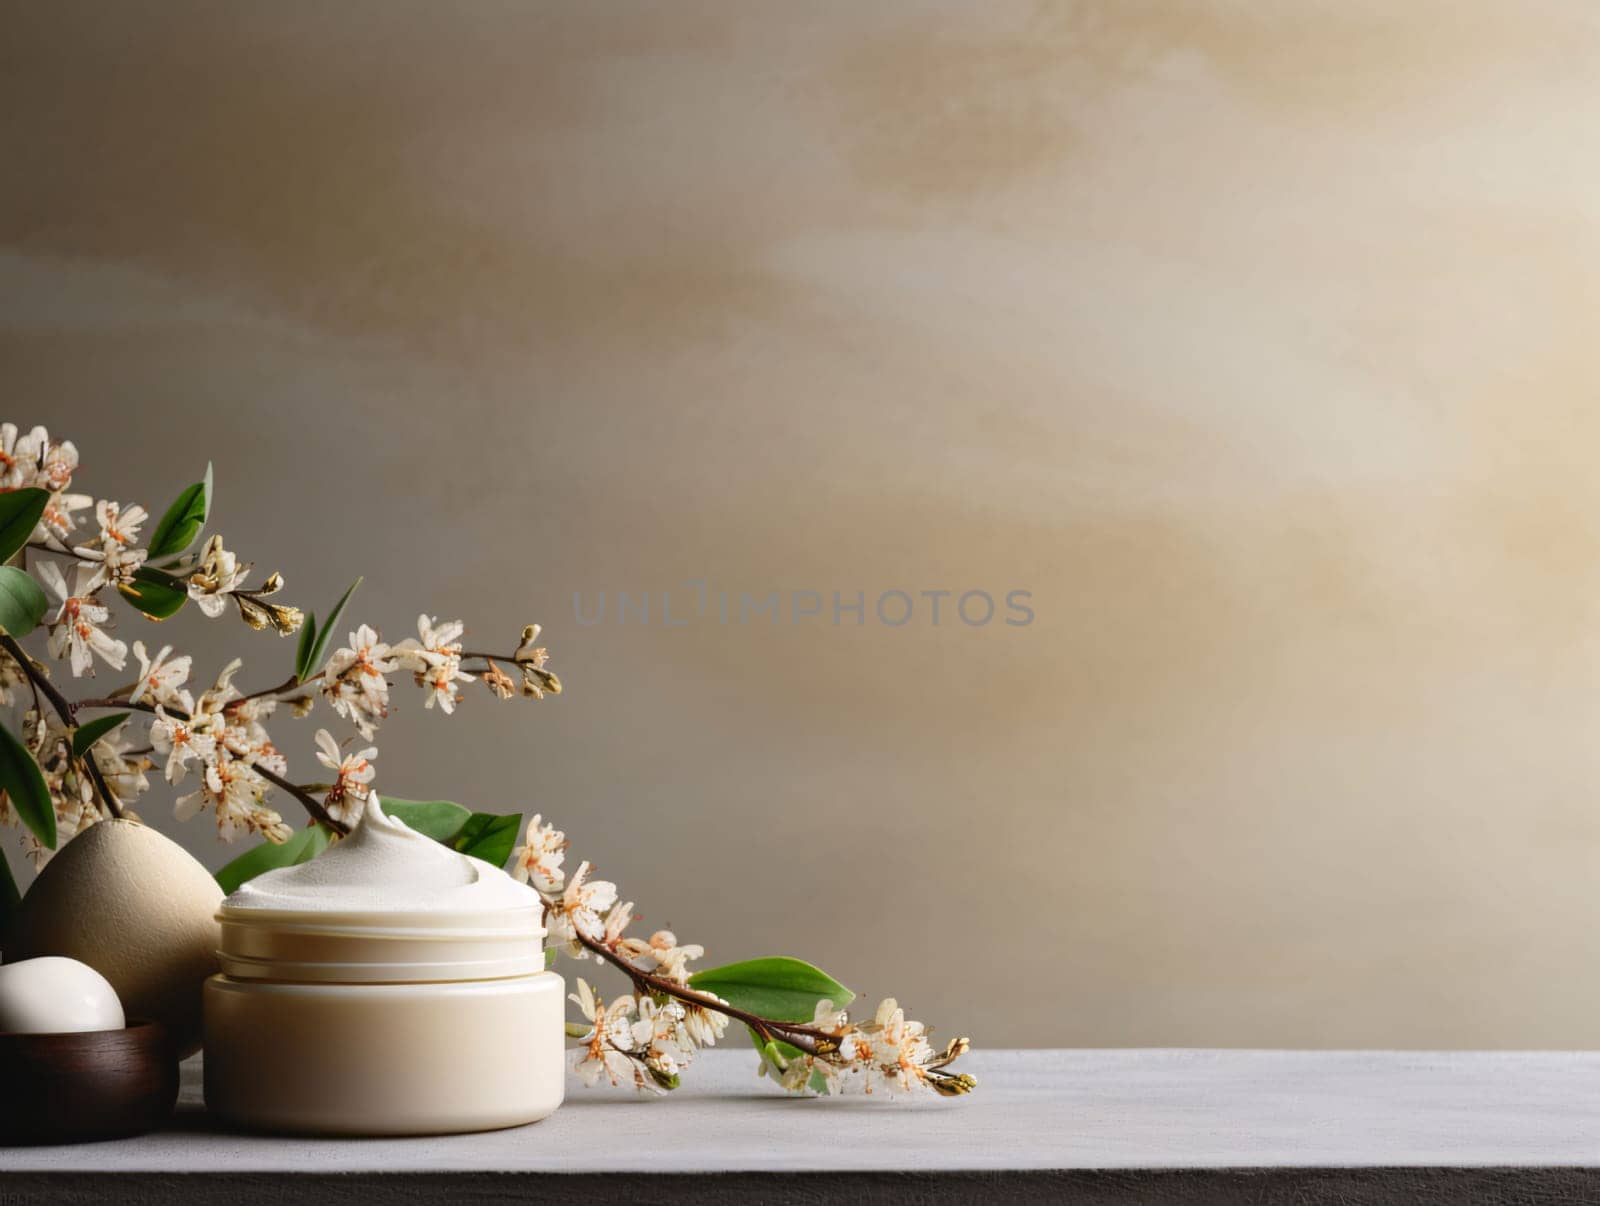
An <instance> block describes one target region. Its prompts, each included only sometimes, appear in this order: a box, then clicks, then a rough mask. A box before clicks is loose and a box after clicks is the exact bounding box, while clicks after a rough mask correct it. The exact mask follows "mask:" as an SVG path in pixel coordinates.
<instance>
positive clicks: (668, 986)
mask: <svg viewBox="0 0 1600 1206" xmlns="http://www.w3.org/2000/svg"><path fill="white" fill-rule="evenodd" d="M573 932H574V933H576V934H577V935H578V942H579V943H580V944H582V946H583V947H584V949H585V950H587V951H589V952H590V953H591V954H593V955H595V956H597V957H598V958H601V959H604V960H605V961H606V962H607V963H610V964H611V965H612V966H613V967H617V968H620V969H621V970H622V971H623V972H625V973H626V974H627V975H628V977H629V978H630V979H632V981H633V985H634V988H636V989H638V990H641V991H648V992H652V993H661V994H662V995H663V996H668V997H672V998H674V999H675V1000H678V1001H682V1002H684V1003H685V1004H687V1005H695V1006H698V1007H699V1008H701V1009H713V1010H715V1011H716V1012H718V1013H721V1014H726V1015H727V1016H728V1017H730V1018H733V1019H734V1020H735V1021H738V1022H743V1023H744V1024H745V1025H746V1026H748V1027H750V1029H752V1030H754V1031H755V1032H756V1033H757V1034H759V1035H760V1036H761V1040H762V1042H764V1043H770V1042H771V1041H772V1040H773V1039H781V1040H782V1041H783V1042H785V1043H788V1044H789V1045H790V1046H791V1047H797V1048H799V1049H800V1050H801V1051H803V1052H805V1054H807V1055H828V1054H831V1053H832V1052H834V1051H837V1050H838V1040H837V1039H835V1038H834V1036H833V1035H831V1034H829V1033H828V1032H827V1031H826V1030H823V1029H822V1028H821V1027H819V1026H808V1025H805V1024H803V1023H800V1022H781V1021H778V1020H777V1019H775V1018H764V1017H760V1016H758V1015H756V1014H753V1013H747V1012H746V1011H745V1010H743V1009H739V1008H737V1007H735V1006H733V1005H729V1004H728V1003H727V1002H726V1001H723V1000H721V999H719V998H718V997H715V996H713V995H712V994H710V993H704V992H699V991H697V990H695V989H693V988H686V987H684V986H683V985H682V984H679V983H677V982H676V981H674V980H668V979H666V978H665V977H662V976H653V975H651V974H650V973H649V972H647V971H643V970H641V969H640V968H637V967H635V966H634V965H633V964H632V963H631V962H629V961H628V959H627V958H626V957H624V956H623V955H621V954H619V953H618V952H616V951H615V950H612V949H611V948H610V947H609V946H607V945H606V944H605V943H603V942H597V941H596V940H595V939H593V938H590V937H589V936H588V935H587V934H583V933H581V932H579V931H578V930H577V929H576V928H574V930H573Z"/></svg>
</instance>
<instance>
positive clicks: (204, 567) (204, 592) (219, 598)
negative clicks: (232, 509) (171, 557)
mask: <svg viewBox="0 0 1600 1206" xmlns="http://www.w3.org/2000/svg"><path fill="white" fill-rule="evenodd" d="M249 572H250V566H249V564H248V563H246V564H240V561H239V558H237V557H236V556H234V555H233V554H232V553H230V552H229V551H228V550H227V549H226V548H224V547H223V544H222V535H221V533H218V534H216V535H214V536H212V537H211V539H209V540H207V541H206V544H205V548H204V550H203V551H202V552H201V555H200V565H199V567H198V568H197V569H196V570H195V571H194V573H192V574H190V575H189V586H188V589H189V597H190V598H191V599H193V600H194V602H195V606H196V607H198V608H199V609H200V610H201V611H202V612H204V613H205V614H206V615H207V616H208V617H209V618H211V619H213V620H214V619H216V618H217V617H218V616H220V615H221V614H222V611H223V609H224V608H225V607H227V605H228V598H227V597H228V596H229V595H231V594H232V593H233V592H234V591H236V590H238V589H239V587H240V586H242V585H243V584H244V578H245V575H246V574H248V573H249Z"/></svg>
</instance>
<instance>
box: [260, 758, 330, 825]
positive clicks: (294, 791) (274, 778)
mask: <svg viewBox="0 0 1600 1206" xmlns="http://www.w3.org/2000/svg"><path fill="white" fill-rule="evenodd" d="M250 766H251V767H252V768H254V770H255V772H256V774H258V775H260V776H261V777H262V778H263V779H265V780H266V781H267V782H268V783H271V784H272V785H273V786H274V787H281V788H283V790H284V791H286V792H288V793H289V794H290V795H291V796H293V797H294V798H295V799H297V800H299V801H300V803H301V805H302V806H303V807H304V808H305V810H306V811H307V812H309V813H310V814H311V816H312V818H313V819H314V820H317V821H320V822H321V823H322V824H324V825H326V826H327V827H328V828H329V829H331V830H333V831H334V832H335V833H337V834H339V835H340V836H341V837H344V836H348V835H349V833H350V826H348V825H346V824H345V823H344V822H343V821H336V820H334V819H333V817H332V816H331V815H329V813H328V810H327V809H326V808H324V807H323V806H322V801H321V800H319V799H317V798H316V797H315V796H314V795H312V794H311V793H310V792H308V791H305V790H304V789H302V788H301V787H300V786H299V785H297V784H295V783H291V782H290V781H289V780H288V779H285V778H284V777H283V776H282V775H280V774H277V773H275V772H273V771H269V770H268V769H267V768H266V767H264V766H262V765H261V764H260V763H259V762H252V763H250Z"/></svg>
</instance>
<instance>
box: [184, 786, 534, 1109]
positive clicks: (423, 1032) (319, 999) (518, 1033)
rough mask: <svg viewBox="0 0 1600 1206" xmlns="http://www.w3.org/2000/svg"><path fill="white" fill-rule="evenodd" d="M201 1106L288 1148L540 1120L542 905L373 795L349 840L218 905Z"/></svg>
mask: <svg viewBox="0 0 1600 1206" xmlns="http://www.w3.org/2000/svg"><path fill="white" fill-rule="evenodd" d="M217 918H218V920H219V921H220V922H221V926H222V946H221V951H220V955H221V963H222V972H221V974H220V975H216V976H213V977H211V979H210V980H208V981H207V982H206V987H205V1097H206V1106H207V1108H209V1109H210V1110H211V1111H212V1112H213V1113H215V1114H216V1115H218V1116H219V1117H220V1118H222V1119H223V1120H225V1121H227V1122H231V1123H234V1124H236V1125H239V1126H245V1127H250V1128H255V1129H263V1130H274V1131H289V1132H298V1133H302V1134H342V1135H420V1134H442V1133H446V1132H453V1131H479V1130H494V1129H497V1128H500V1127H508V1126H520V1125H522V1124H523V1123H527V1122H534V1121H537V1120H538V1119H540V1118H544V1117H546V1116H547V1115H549V1114H550V1113H551V1112H553V1111H554V1110H555V1108H556V1107H557V1106H559V1105H560V1104H561V1098H562V1092H563V1059H562V1054H563V1041H562V1037H563V1031H562V1023H563V996H564V994H563V991H562V990H563V984H562V980H561V977H560V976H558V975H556V974H555V973H554V972H549V971H546V970H545V968H544V951H543V942H542V939H543V937H544V928H543V925H542V920H541V919H542V905H541V903H540V900H539V897H538V894H537V893H535V892H534V891H533V890H532V889H531V888H528V887H527V886H525V885H523V884H519V883H517V882H516V881H515V880H513V879H512V878H511V877H510V876H509V875H507V874H505V872H503V871H501V870H500V869H499V868H497V867H492V866H490V865H489V864H488V863H485V862H482V861H480V860H478V859H474V858H469V857H467V856H466V855H462V854H458V853H456V852H455V851H453V850H450V849H448V848H447V847H445V846H443V845H441V844H439V843H437V842H435V841H433V840H432V839H430V838H426V837H423V836H422V835H421V834H418V833H415V832H413V831H412V830H411V829H409V828H407V827H406V826H405V825H404V824H402V823H401V822H399V821H397V820H395V819H393V818H391V817H389V816H387V815H385V813H384V812H383V809H382V805H381V804H380V803H379V801H378V799H377V797H376V796H375V795H374V796H373V797H371V798H370V799H369V800H368V802H367V806H366V810H365V813H364V815H363V817H362V820H361V823H360V824H359V825H357V826H356V829H355V832H354V833H352V834H351V835H350V836H349V837H347V838H345V839H344V840H343V841H341V842H338V843H337V844H335V845H334V846H332V847H331V848H329V849H328V850H327V851H326V852H325V853H324V854H322V855H321V856H320V857H319V858H316V859H314V860H312V861H311V862H309V863H304V864H301V865H300V866H297V867H285V868H281V869H279V870H276V871H269V872H267V873H266V874H264V875H260V876H258V877H256V878H255V879H253V880H251V881H249V882H248V883H246V884H244V885H243V886H242V887H241V888H240V889H239V890H238V891H237V892H235V893H234V894H233V895H232V896H229V897H228V898H227V899H226V900H224V901H223V903H222V908H221V909H220V911H219V912H218V914H217Z"/></svg>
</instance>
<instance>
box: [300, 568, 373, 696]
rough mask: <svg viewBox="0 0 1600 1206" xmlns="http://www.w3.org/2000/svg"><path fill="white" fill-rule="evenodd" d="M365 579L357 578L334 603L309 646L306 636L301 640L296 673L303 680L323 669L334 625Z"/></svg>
mask: <svg viewBox="0 0 1600 1206" xmlns="http://www.w3.org/2000/svg"><path fill="white" fill-rule="evenodd" d="M363 581H364V579H362V578H357V579H356V580H355V581H354V582H352V583H351V584H350V589H349V590H347V591H345V592H344V594H343V595H341V596H340V598H339V601H338V602H337V603H335V604H334V605H333V610H332V611H330V612H329V613H328V618H327V619H326V620H324V621H323V622H322V627H321V628H319V629H318V630H317V632H316V633H315V634H314V635H313V636H312V638H311V644H310V646H309V648H308V647H307V645H306V641H305V638H304V637H302V638H301V640H300V649H299V650H298V652H297V653H296V654H295V667H294V675H295V677H296V678H298V679H299V680H300V681H301V682H305V681H306V679H308V678H310V677H311V676H312V675H313V674H315V673H316V672H317V671H318V670H320V669H322V659H323V658H324V657H325V656H326V655H327V652H328V642H329V641H330V640H332V639H333V626H334V625H335V624H337V623H338V622H339V617H340V616H341V615H343V614H344V605H345V604H346V603H348V602H350V596H351V595H353V594H355V593H356V587H358V586H360V585H361V583H362V582H363Z"/></svg>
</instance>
